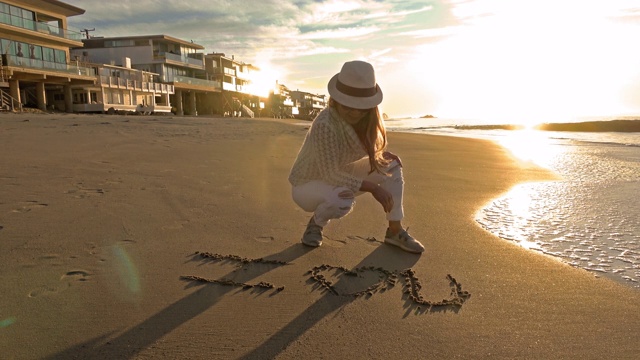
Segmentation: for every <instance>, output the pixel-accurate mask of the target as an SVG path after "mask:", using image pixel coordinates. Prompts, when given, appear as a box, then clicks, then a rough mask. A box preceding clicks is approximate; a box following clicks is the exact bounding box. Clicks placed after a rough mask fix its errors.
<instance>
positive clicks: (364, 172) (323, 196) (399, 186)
mask: <svg viewBox="0 0 640 360" xmlns="http://www.w3.org/2000/svg"><path fill="white" fill-rule="evenodd" d="M350 167H352V171H353V174H354V175H355V176H356V177H359V178H363V179H364V180H367V181H371V182H373V183H375V184H378V185H380V186H381V187H382V188H383V189H385V190H387V191H388V192H389V193H391V196H392V197H393V208H392V209H391V211H390V212H389V213H387V220H389V221H400V220H402V218H403V217H404V210H403V207H402V193H403V191H404V178H403V176H402V167H401V166H400V165H399V164H398V162H397V161H395V160H394V161H392V162H391V163H390V164H389V165H388V166H387V167H386V168H385V169H383V170H384V171H386V172H387V173H388V175H384V174H380V173H378V172H373V173H371V174H369V170H370V165H369V159H368V158H364V159H362V160H359V161H357V162H355V163H352V164H351V166H350ZM363 193H364V192H362V191H358V192H356V193H355V194H354V193H353V191H352V190H350V189H348V188H346V187H341V186H338V187H336V186H333V185H329V184H327V183H325V182H323V181H320V180H314V181H310V182H308V183H306V184H302V185H298V186H294V187H293V189H292V196H293V201H295V203H296V204H298V206H300V207H301V208H302V209H303V210H304V211H307V212H313V216H314V221H315V223H316V224H318V225H320V226H323V227H324V226H326V225H327V224H328V223H329V221H330V220H331V219H339V218H341V217H344V216H346V215H347V214H349V212H351V210H352V209H353V206H354V205H355V197H356V196H358V195H361V194H363ZM381 206H382V205H381Z"/></svg>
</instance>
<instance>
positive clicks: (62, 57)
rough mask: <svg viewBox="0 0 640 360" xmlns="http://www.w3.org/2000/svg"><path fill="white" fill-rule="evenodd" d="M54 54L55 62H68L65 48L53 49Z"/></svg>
mask: <svg viewBox="0 0 640 360" xmlns="http://www.w3.org/2000/svg"><path fill="white" fill-rule="evenodd" d="M53 52H54V55H55V62H57V63H59V64H66V63H67V53H65V52H64V50H56V49H54V50H53Z"/></svg>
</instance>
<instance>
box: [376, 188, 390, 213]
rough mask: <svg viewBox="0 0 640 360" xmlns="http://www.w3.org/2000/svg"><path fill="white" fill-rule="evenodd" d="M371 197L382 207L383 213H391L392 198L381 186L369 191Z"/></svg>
mask: <svg viewBox="0 0 640 360" xmlns="http://www.w3.org/2000/svg"><path fill="white" fill-rule="evenodd" d="M371 195H373V197H374V198H375V199H376V200H377V201H378V202H379V203H380V205H382V208H383V209H384V212H386V213H388V212H391V209H392V208H393V196H391V193H390V192H388V191H387V190H385V189H383V188H382V187H381V186H377V185H376V187H375V188H374V189H373V191H371Z"/></svg>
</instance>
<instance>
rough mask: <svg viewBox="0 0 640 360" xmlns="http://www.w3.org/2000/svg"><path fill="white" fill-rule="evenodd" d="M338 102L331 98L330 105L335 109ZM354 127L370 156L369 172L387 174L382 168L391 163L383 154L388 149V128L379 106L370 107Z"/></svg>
mask: <svg viewBox="0 0 640 360" xmlns="http://www.w3.org/2000/svg"><path fill="white" fill-rule="evenodd" d="M336 104H339V103H338V102H337V101H335V100H334V99H332V98H329V107H332V108H334V109H335V107H336ZM353 128H354V130H355V131H356V134H358V138H360V141H361V142H362V145H363V146H364V149H365V151H366V152H367V155H368V156H369V165H370V166H371V170H370V171H369V173H370V174H371V173H372V172H374V171H376V172H378V173H380V174H385V172H384V171H382V168H383V167H385V166H386V165H388V164H389V160H387V159H385V158H384V157H383V156H382V155H383V153H384V152H385V151H386V150H387V130H386V129H385V127H384V120H383V119H382V117H381V116H380V110H379V109H378V107H377V106H376V107H374V108H372V109H370V110H369V111H368V112H367V114H366V115H365V116H364V117H363V118H362V119H361V120H360V121H359V122H358V123H357V124H355V125H353Z"/></svg>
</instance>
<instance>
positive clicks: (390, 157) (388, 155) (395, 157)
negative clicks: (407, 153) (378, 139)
mask: <svg viewBox="0 0 640 360" xmlns="http://www.w3.org/2000/svg"><path fill="white" fill-rule="evenodd" d="M382 157H383V158H385V159H387V160H389V161H393V160H395V161H397V162H398V164H399V165H400V167H402V161H401V160H400V157H398V155H396V154H394V153H392V152H389V151H385V152H383V153H382Z"/></svg>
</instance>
